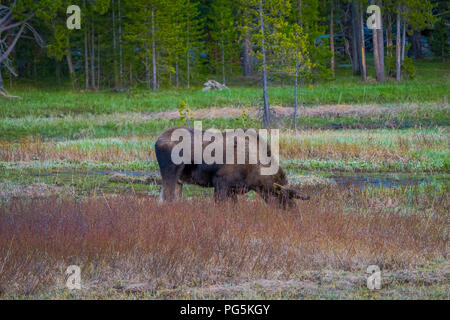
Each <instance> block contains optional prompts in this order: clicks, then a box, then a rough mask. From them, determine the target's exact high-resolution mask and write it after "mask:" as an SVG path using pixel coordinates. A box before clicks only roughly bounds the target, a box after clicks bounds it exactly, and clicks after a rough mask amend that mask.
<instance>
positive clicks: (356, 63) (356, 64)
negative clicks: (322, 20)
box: [352, 0, 361, 76]
mask: <svg viewBox="0 0 450 320" xmlns="http://www.w3.org/2000/svg"><path fill="white" fill-rule="evenodd" d="M358 34H359V33H358V12H357V8H356V1H355V0H353V1H352V57H353V58H352V67H353V75H355V76H356V75H358V74H359V72H360V70H361V68H360V65H361V63H360V61H361V58H360V56H361V55H360V53H359V49H358V48H359V47H360V45H359V35H358Z"/></svg>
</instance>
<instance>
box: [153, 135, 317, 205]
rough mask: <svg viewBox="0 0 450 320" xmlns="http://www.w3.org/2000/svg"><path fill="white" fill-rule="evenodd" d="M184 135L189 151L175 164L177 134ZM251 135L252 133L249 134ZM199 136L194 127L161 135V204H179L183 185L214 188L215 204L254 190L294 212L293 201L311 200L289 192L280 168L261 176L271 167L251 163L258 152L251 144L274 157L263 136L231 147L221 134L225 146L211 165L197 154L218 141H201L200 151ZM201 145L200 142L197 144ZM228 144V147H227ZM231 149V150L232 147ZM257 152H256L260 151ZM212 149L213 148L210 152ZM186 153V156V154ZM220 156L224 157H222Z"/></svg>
mask: <svg viewBox="0 0 450 320" xmlns="http://www.w3.org/2000/svg"><path fill="white" fill-rule="evenodd" d="M180 130H181V131H183V132H184V133H185V137H184V138H186V137H187V138H190V139H189V141H188V142H187V146H188V148H187V149H186V150H181V151H180V152H179V155H180V156H181V157H183V156H184V161H182V162H181V163H180V162H179V161H178V162H177V161H174V153H175V154H176V152H175V151H177V150H175V149H176V148H177V145H178V144H179V143H180V142H181V139H180V137H178V140H177V139H176V138H177V137H175V139H174V137H173V136H174V133H176V132H179V131H180ZM247 132H249V130H247ZM196 134H200V135H201V136H203V135H204V134H205V131H202V130H201V129H200V130H198V129H197V128H191V127H174V128H171V129H168V130H166V131H164V132H163V133H161V135H160V136H159V137H158V139H157V141H156V143H155V153H156V158H157V161H158V164H159V168H160V171H161V178H162V189H161V193H160V197H159V200H160V201H161V202H165V201H172V200H177V199H179V198H180V197H181V195H182V188H183V184H185V183H186V184H194V185H198V186H202V187H212V188H214V199H215V200H216V201H223V200H227V199H230V200H233V201H237V196H238V195H240V194H245V193H247V192H249V191H251V190H253V191H255V192H256V193H257V194H258V195H259V196H261V197H262V198H263V199H264V200H265V201H266V202H267V203H269V202H274V203H276V204H277V205H279V206H280V207H282V208H284V209H286V208H292V207H295V201H294V199H301V200H309V196H303V195H301V194H300V193H299V192H298V191H297V190H295V189H292V188H289V187H288V186H287V184H288V181H287V178H286V175H285V173H284V171H283V169H282V168H281V167H279V166H277V169H276V171H275V173H273V174H261V172H262V170H263V169H264V168H265V169H267V167H268V165H267V164H265V163H262V161H261V158H259V159H257V160H256V162H254V163H251V161H249V160H250V158H251V156H252V153H251V152H252V151H253V152H254V151H258V150H256V149H252V148H251V146H250V142H251V141H252V138H253V142H254V141H257V142H258V146H259V147H258V148H259V149H261V148H262V147H264V148H263V149H265V150H266V152H267V155H268V156H269V157H271V158H273V157H274V155H273V154H272V151H271V148H270V146H269V145H268V144H267V141H266V140H265V139H264V137H262V136H261V135H260V134H258V133H256V132H255V131H253V133H249V134H247V136H246V137H245V144H244V145H242V144H241V145H239V142H238V139H234V137H233V140H232V142H231V144H229V142H228V141H227V139H226V137H225V135H226V134H227V132H219V133H218V134H219V136H218V138H223V139H221V140H222V141H223V142H219V141H220V139H219V141H216V142H219V143H220V144H219V149H222V150H219V151H220V152H218V153H217V154H215V153H216V151H217V150H213V151H212V153H211V154H212V155H213V156H218V158H219V160H223V161H215V162H212V163H210V162H208V161H205V159H201V161H198V160H197V161H195V159H194V158H195V157H196V156H195V151H197V153H198V151H200V152H203V151H205V150H206V149H207V148H208V146H209V147H211V145H210V144H211V143H213V142H214V141H215V140H216V139H217V137H216V138H214V139H212V138H211V139H210V140H211V141H208V139H206V141H205V140H204V139H203V140H201V141H200V148H198V147H197V149H196V146H195V142H196V140H195V136H196ZM197 141H198V140H197ZM227 143H228V144H227ZM229 146H231V147H229ZM258 148H257V149H258ZM210 149H211V148H210ZM230 152H231V153H233V156H234V157H232V158H233V159H234V162H232V163H229V162H227V161H225V160H226V159H228V157H229V156H230V155H229V154H228V153H230ZM183 153H184V154H183ZM220 153H221V154H222V155H220ZM239 153H241V155H242V153H244V154H243V156H244V158H245V161H244V162H243V163H239V162H238V161H236V160H237V159H239V158H238V154H239Z"/></svg>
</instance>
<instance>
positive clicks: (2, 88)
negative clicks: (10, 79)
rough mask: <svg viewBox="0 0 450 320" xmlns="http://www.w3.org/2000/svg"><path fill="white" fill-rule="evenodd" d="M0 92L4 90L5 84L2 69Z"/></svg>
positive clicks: (0, 72) (0, 70) (0, 73)
mask: <svg viewBox="0 0 450 320" xmlns="http://www.w3.org/2000/svg"><path fill="white" fill-rule="evenodd" d="M1 90H5V83H4V82H3V77H2V69H1V67H0V91H1Z"/></svg>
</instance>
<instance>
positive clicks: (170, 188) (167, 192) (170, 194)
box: [159, 165, 184, 202]
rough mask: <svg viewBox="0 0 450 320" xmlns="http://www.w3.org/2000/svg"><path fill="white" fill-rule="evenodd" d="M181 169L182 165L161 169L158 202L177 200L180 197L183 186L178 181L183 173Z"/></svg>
mask: <svg viewBox="0 0 450 320" xmlns="http://www.w3.org/2000/svg"><path fill="white" fill-rule="evenodd" d="M183 167H184V166H183V165H181V166H176V165H172V166H168V167H165V168H164V169H161V177H162V188H161V193H160V194H159V201H160V202H164V201H172V200H177V199H179V198H180V197H181V191H182V186H183V185H182V184H181V183H179V182H178V180H179V178H180V175H181V172H182V171H183Z"/></svg>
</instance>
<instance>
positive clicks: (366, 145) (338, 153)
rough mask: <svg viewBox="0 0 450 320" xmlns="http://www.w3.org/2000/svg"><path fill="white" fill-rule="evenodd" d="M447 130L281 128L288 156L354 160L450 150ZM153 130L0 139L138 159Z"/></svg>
mask: <svg viewBox="0 0 450 320" xmlns="http://www.w3.org/2000/svg"><path fill="white" fill-rule="evenodd" d="M448 138H449V136H448V134H446V133H443V132H442V133H441V132H419V131H414V130H411V131H392V130H391V131H383V130H380V131H376V130H375V131H373V130H371V131H367V130H347V131H332V130H306V131H298V132H293V131H283V132H282V133H281V135H280V153H281V156H282V157H283V158H286V159H298V160H306V159H328V160H344V161H352V160H355V159H358V160H359V161H368V162H370V161H391V162H392V161H403V162H408V161H417V160H427V159H428V158H429V157H428V154H427V153H433V154H436V153H444V152H448V147H449V144H448ZM155 140H156V137H154V136H133V137H120V138H107V139H79V140H69V141H59V142H58V141H46V142H42V141H41V140H39V139H37V138H36V139H23V140H21V141H19V142H18V143H12V142H7V141H0V161H6V162H18V161H32V160H41V161H47V160H49V161H59V160H68V161H78V162H82V161H100V162H113V161H136V160H143V161H148V160H155V159H156V158H155V154H154V141H155Z"/></svg>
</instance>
